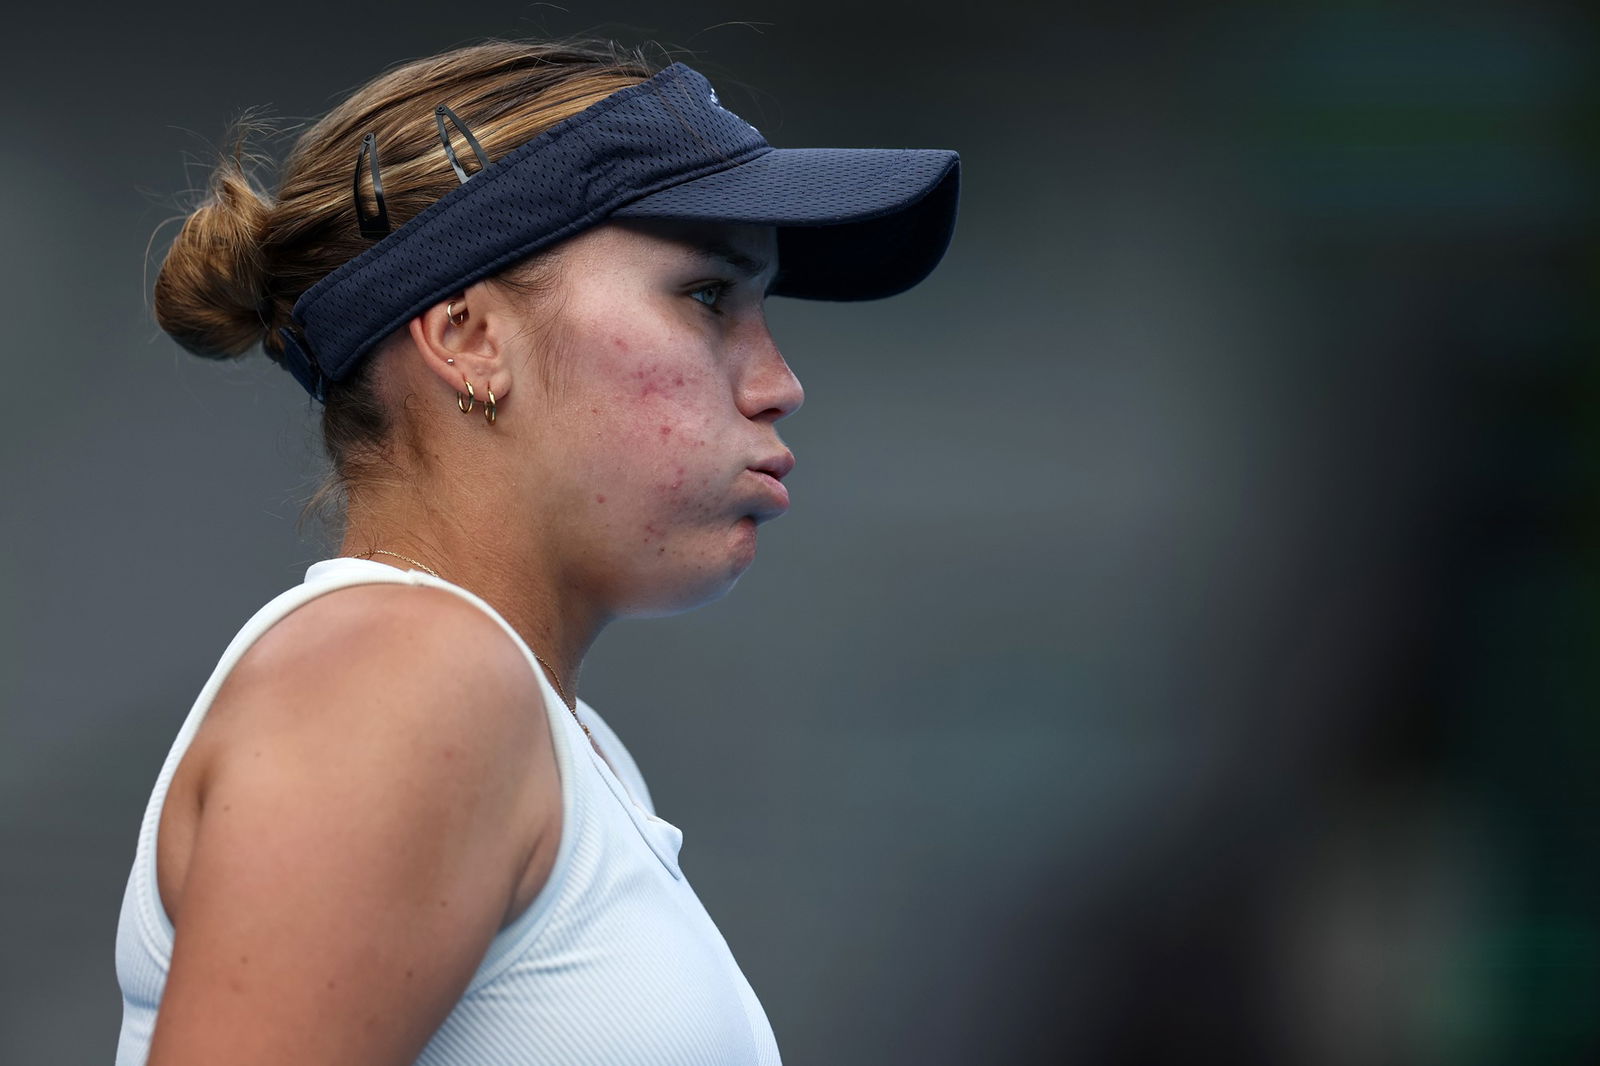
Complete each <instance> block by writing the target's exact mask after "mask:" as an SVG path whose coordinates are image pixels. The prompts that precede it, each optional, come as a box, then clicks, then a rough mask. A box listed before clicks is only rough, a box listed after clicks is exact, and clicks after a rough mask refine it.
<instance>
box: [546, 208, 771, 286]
mask: <svg viewBox="0 0 1600 1066" xmlns="http://www.w3.org/2000/svg"><path fill="white" fill-rule="evenodd" d="M570 243H571V244H572V245H574V246H575V247H574V250H579V249H578V247H577V246H584V247H583V249H582V250H583V251H587V252H590V253H591V254H597V255H603V256H607V257H613V256H623V257H626V258H627V259H629V260H632V261H656V262H661V261H668V260H683V259H685V258H688V259H702V260H707V261H716V262H720V263H721V264H723V265H725V266H731V267H733V268H734V269H735V270H737V271H739V272H740V273H744V274H749V275H757V274H765V275H769V276H770V275H771V274H772V273H773V272H775V271H776V270H777V267H778V231H777V229H776V227H773V226H754V225H748V224H744V223H735V222H699V221H675V220H667V219H625V220H623V219H619V220H614V221H610V222H606V223H603V224H601V225H599V226H596V227H595V228H594V229H592V230H590V231H589V232H587V233H585V234H582V235H580V236H579V237H576V238H574V239H573V240H572V241H571V242H570Z"/></svg>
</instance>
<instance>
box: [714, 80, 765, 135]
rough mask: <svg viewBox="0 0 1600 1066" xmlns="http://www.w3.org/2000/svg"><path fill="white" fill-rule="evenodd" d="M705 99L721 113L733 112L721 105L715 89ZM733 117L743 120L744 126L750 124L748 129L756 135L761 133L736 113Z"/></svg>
mask: <svg viewBox="0 0 1600 1066" xmlns="http://www.w3.org/2000/svg"><path fill="white" fill-rule="evenodd" d="M706 99H708V100H710V101H711V106H712V107H714V108H716V109H717V110H718V111H721V112H722V113H723V114H725V115H733V112H732V111H729V110H728V109H727V108H725V107H723V106H722V101H721V100H718V99H717V90H715V89H712V90H711V93H710V95H709V96H708V97H706ZM733 117H734V118H738V119H739V121H740V122H744V124H745V125H746V126H750V131H751V132H752V133H754V134H755V135H756V136H758V137H759V136H760V135H761V131H760V130H758V129H756V128H755V127H754V126H751V125H750V123H748V122H745V120H744V119H742V118H739V116H738V115H733Z"/></svg>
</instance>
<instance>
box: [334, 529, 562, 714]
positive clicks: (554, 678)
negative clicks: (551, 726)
mask: <svg viewBox="0 0 1600 1066" xmlns="http://www.w3.org/2000/svg"><path fill="white" fill-rule="evenodd" d="M374 555H392V556H394V557H395V558H396V559H404V560H405V561H406V562H408V563H410V564H411V565H412V566H420V567H421V568H422V569H424V570H426V571H427V572H428V573H430V574H432V575H433V576H434V577H438V578H439V580H440V581H443V580H444V578H442V577H439V573H438V571H436V570H434V569H433V567H431V566H428V565H427V564H426V563H419V562H417V561H416V560H415V559H413V558H411V557H410V556H409V555H401V554H400V553H399V552H392V551H385V550H384V549H382V548H373V549H372V550H371V551H365V552H362V553H361V554H360V555H357V556H356V558H357V559H368V558H371V557H372V556H374ZM528 650H529V651H533V649H532V648H529V649H528ZM533 657H534V658H535V659H538V660H539V665H540V666H542V667H544V668H545V669H546V670H548V671H549V672H550V680H551V682H552V683H553V684H554V685H555V687H556V695H558V696H560V697H561V702H562V704H564V705H565V706H566V708H567V710H569V711H571V712H572V720H573V721H574V722H577V723H578V724H579V725H580V726H583V731H584V733H585V734H586V735H587V736H588V737H589V739H590V740H591V741H592V740H593V739H594V734H593V733H590V732H589V727H588V726H586V725H583V719H582V718H579V717H578V703H577V701H576V700H569V699H568V698H567V691H566V689H564V688H562V687H561V675H559V674H557V673H556V668H555V667H553V666H551V665H550V664H549V663H547V662H545V661H544V657H543V656H542V655H540V654H539V653H538V652H536V651H534V652H533Z"/></svg>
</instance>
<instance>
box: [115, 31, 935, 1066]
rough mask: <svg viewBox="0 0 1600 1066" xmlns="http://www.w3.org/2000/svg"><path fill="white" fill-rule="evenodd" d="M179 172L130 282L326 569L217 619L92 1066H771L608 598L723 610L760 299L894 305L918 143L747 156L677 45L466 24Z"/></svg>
mask: <svg viewBox="0 0 1600 1066" xmlns="http://www.w3.org/2000/svg"><path fill="white" fill-rule="evenodd" d="M248 158H249V155H248V153H245V152H244V151H243V150H242V149H241V150H238V151H235V152H232V153H230V154H228V155H226V156H225V157H224V159H223V160H222V161H221V162H220V164H219V165H218V169H217V171H216V173H215V175H214V178H213V180H212V183H211V186H210V193H209V196H208V198H207V199H206V201H205V202H204V203H203V204H202V205H201V206H200V207H199V208H198V209H197V210H196V211H195V212H194V213H193V214H192V215H190V216H189V217H188V218H187V220H186V222H185V224H184V225H183V227H182V229H181V231H180V232H179V233H178V235H177V237H176V238H175V240H174V243H173V245H172V247H171V250H170V251H169V252H168V254H167V256H166V259H165V262H164V264H163V266H162V269H161V272H160V275H159V277H158V278H157V281H156V284H155V312H156V316H157V319H158V321H159V322H160V324H161V326H162V328H163V329H164V330H166V331H167V332H168V333H169V334H170V335H171V336H172V337H174V338H175V339H176V340H177V341H178V343H180V344H181V345H183V346H184V347H185V348H186V349H188V350H189V351H192V352H194V353H196V354H199V355H203V356H208V357H230V356H239V355H242V354H244V353H245V352H247V351H249V350H251V349H254V348H256V347H258V346H259V347H262V348H264V350H265V352H266V354H267V355H268V356H269V357H271V358H272V359H274V360H275V361H277V362H278V363H279V364H281V365H282V366H283V367H284V368H285V369H286V370H288V371H289V373H290V374H291V375H292V376H293V378H294V380H295V381H296V382H298V383H299V385H300V386H301V387H303V388H304V389H305V390H306V392H307V393H308V395H309V396H310V397H312V399H313V400H314V401H315V403H316V404H318V405H320V406H321V414H322V436H323V441H324V444H325V447H326V449H327V452H328V455H329V458H330V460H331V464H332V471H333V473H332V476H331V478H330V480H329V482H328V483H327V484H325V485H324V486H323V488H322V489H321V490H319V492H318V494H317V500H318V501H320V502H323V503H328V502H330V501H331V502H332V504H333V507H334V511H335V513H336V514H337V516H338V520H339V523H338V525H339V528H341V529H342V531H343V532H342V538H343V543H342V544H341V546H340V549H339V552H338V554H337V555H336V556H334V557H331V558H326V559H322V560H320V561H318V562H316V563H314V564H312V565H311V566H310V567H309V569H307V571H306V574H305V579H304V581H303V582H302V583H300V584H298V585H296V586H294V587H292V588H290V589H288V590H286V591H285V592H283V593H281V594H280V595H278V596H277V597H275V598H274V599H272V600H271V601H270V602H268V603H267V604H266V605H265V606H264V607H262V608H261V609H260V610H259V611H258V612H256V614H255V615H254V616H253V617H251V618H250V619H249V620H248V621H247V622H246V623H245V624H244V626H243V628H242V629H240V631H239V632H238V634H237V635H236V636H235V637H234V638H233V640H232V642H231V643H230V644H229V645H228V647H227V649H226V651H225V652H224V653H223V655H222V659H221V661H220V662H219V663H218V665H217V667H216V669H215V671H214V672H213V673H212V675H211V677H210V680H209V681H208V682H207V683H206V685H205V686H204V688H203V690H202V691H201V692H200V695H199V697H198V699H197V700H196V701H195V703H194V706H193V708H192V709H191V710H190V712H189V715H188V717H187V719H186V720H185V721H184V723H183V726H182V728H181V730H180V731H179V733H178V736H177V738H176V740H175V742H174V743H173V746H172V749H171V752H170V754H169V755H168V757H167V759H166V762H165V764H164V765H163V767H162V769H161V772H160V775H159V777H158V778H157V781H156V784H155V787H154V789H153V791H152V794H151V796H150V801H149V804H148V806H147V808H146V812H145V817H144V822H143V826H142V829H141V832H140V834H139V838H138V843H137V848H136V851H135V854H134V861H133V868H132V871H131V874H130V876H129V878H128V885H127V891H126V894H125V897H124V901H123V906H122V912H121V919H120V923H119V927H118V932H117V944H116V962H117V975H118V979H119V982H120V985H121V988H122V994H123V1001H124V1012H123V1022H122V1030H121V1037H120V1042H119V1045H118V1049H117V1062H118V1064H119V1066H136V1064H143V1063H147V1062H148V1063H150V1064H152V1066H201V1064H203V1066H217V1064H220V1063H227V1064H230V1066H254V1064H261V1066H266V1064H270V1066H284V1064H287V1063H292V1064H295V1066H317V1064H329V1066H332V1064H337V1066H368V1064H372V1066H376V1064H394V1066H399V1064H404V1063H413V1062H415V1063H425V1064H429V1066H491V1064H513V1063H516V1064H530V1066H531V1064H535V1063H537V1064H551V1066H646V1064H649V1066H717V1064H727V1066H733V1064H740V1066H749V1064H762V1066H777V1064H778V1062H779V1055H778V1048H777V1043H776V1041H775V1040H774V1037H773V1032H772V1029H771V1026H770V1025H769V1023H768V1020H767V1016H766V1014H765V1012H764V1010H763V1009H762V1006H761V1003H760V1001H759V1000H758V998H757V996H756V994H755V992H754V991H753V990H752V988H751V986H750V984H749V982H748V981H747V980H746V979H745V977H744V975H743V973H742V972H741V970H740V968H739V966H738V964H737V963H736V962H735V960H734V958H733V955H732V954H731V952H730V951H729V949H728V945H727V943H726V942H725V941H724V939H723V937H722V935H721V934H720V933H719V932H718V930H717V927H716V925H715V924H714V923H713V921H712V919H711V918H710V917H709V916H708V915H707V913H706V911H705V909H704V907H702V906H701V904H700V901H699V900H698V898H697V897H696V895H695V892H694V890H693V888H691V887H690V884H689V881H688V880H687V879H686V878H685V877H684V873H683V870H682V869H681V867H680V866H679V863H678V854H679V848H680V845H681V843H682V840H683V834H682V833H681V832H680V831H679V829H678V827H677V826H675V825H674V824H672V823H671V822H669V821H667V820H666V819H664V818H662V817H661V816H659V815H658V814H657V813H656V810H655V806H654V803H653V801H652V799H651V797H650V792H649V789H648V788H647V787H646V785H645V781H644V779H643V777H642V776H641V775H640V773H639V770H638V767H637V766H636V765H635V763H634V761H633V759H632V758H631V757H630V756H629V753H628V750H627V748H626V747H624V745H623V744H622V741H621V740H620V739H619V738H618V737H617V735H616V733H614V732H613V731H612V730H611V729H610V728H609V727H608V726H607V725H606V723H605V721H604V720H603V719H602V718H601V717H600V715H599V714H598V713H597V712H596V711H595V710H594V708H592V707H590V706H589V705H588V704H587V703H585V702H584V701H583V700H581V699H579V698H578V694H577V693H578V678H579V674H580V670H581V666H582V663H583V659H584V655H585V653H586V652H587V651H588V650H589V648H590V647H591V645H592V644H593V643H594V641H595V639H596V637H598V636H599V635H600V633H601V631H602V630H603V629H605V627H606V626H607V624H609V623H610V622H612V621H614V620H616V619H619V618H633V617H645V616H659V615H667V614H672V613H675V612H679V611H684V610H687V609H689V608H692V607H695V606H698V605H701V604H704V603H707V602H709V601H712V600H715V599H716V598H718V597H720V596H722V595H724V594H726V593H727V592H728V591H729V590H730V589H731V588H732V587H733V586H734V584H735V582H737V581H738V579H739V577H740V575H741V574H742V573H744V571H745V570H746V569H747V568H748V567H749V566H750V565H751V562H752V561H753V560H754V558H755V555H756V542H757V533H758V529H759V527H760V526H761V524H762V523H764V522H766V521H768V520H770V519H773V518H776V517H778V516H779V515H781V514H783V513H784V511H785V510H786V509H787V508H788V507H789V494H788V491H787V489H786V487H785V485H784V477H785V475H787V474H788V473H789V471H790V469H791V468H792V467H793V465H794V461H795V460H794V456H793V455H792V454H791V453H790V451H789V450H788V449H787V448H786V447H785V446H784V444H783V441H782V440H781V439H780V437H779V434H778V422H779V421H780V420H782V419H784V418H785V417H787V416H788V415H790V414H792V413H794V411H796V410H797V409H798V408H799V407H800V404H801V401H802V398H803V394H802V391H801V386H800V382H799V381H798V380H796V378H795V375H794V374H793V373H792V372H791V371H790V369H789V367H788V365H787V364H786V363H785V362H784V358H783V356H782V355H781V354H780V353H779V350H778V347H777V345H776V344H775V343H774V342H773V339H772V336H771V334H770V333H769V332H768V329H767V324H766V319H765V316H764V310H763V308H764V301H765V299H766V297H767V296H769V295H775V296H795V297H803V298H810V299H824V300H865V299H872V298H877V297H885V296H890V295H893V294H895V293H898V292H901V291H903V290H905V289H907V288H909V287H911V286H913V285H915V284H917V283H918V282H919V281H921V280H922V279H923V278H925V277H926V276H927V275H928V274H929V273H930V272H931V271H932V270H933V268H934V266H935V265H936V264H937V263H938V261H939V259H940V258H941V256H942V255H943V254H944V251H945V248H946V246H947V244H948V242H949V239H950V235H951V231H952V228H953V226H954V221H955V213H956V201H957V184H958V159H957V157H956V154H955V153H954V152H949V151H935V150H908V149H784V148H773V147H771V146H770V145H768V144H767V142H766V141H765V139H764V138H763V136H762V134H761V133H760V132H758V131H757V130H756V129H755V128H754V127H752V126H751V125H749V124H748V123H747V122H745V121H744V120H743V119H741V118H739V117H738V116H736V115H734V114H732V113H731V112H730V111H728V110H727V109H726V108H724V107H723V106H722V104H721V103H720V102H719V101H718V99H717V95H716V93H715V91H714V90H713V88H712V86H711V85H710V84H709V83H708V81H707V80H706V79H705V78H704V77H703V76H702V75H701V74H699V73H697V72H696V71H694V70H693V69H691V68H689V67H688V66H685V65H683V64H682V63H671V64H670V65H666V66H664V67H662V66H659V65H658V64H654V63H652V62H649V61H647V60H646V59H645V58H643V57H642V56H641V55H639V54H635V53H628V52H624V51H621V50H618V49H616V48H614V47H613V46H610V45H597V44H593V43H582V42H580V43H572V42H561V43H528V42H504V41H492V42H488V43H484V44H480V45H474V46H471V47H465V48H460V49H457V50H454V51H450V52H446V53H444V54H442V55H437V56H433V57H430V58H427V59H422V60H418V61H415V62H410V63H407V64H405V65H403V66H399V67H396V68H394V69H392V70H390V71H389V72H387V73H385V74H383V75H382V76H380V77H378V78H377V79H375V80H373V81H372V82H370V83H369V84H367V85H365V86H364V87H362V88H360V89H359V90H357V91H356V92H355V93H354V94H353V95H352V96H351V97H350V98H349V99H348V100H346V101H345V102H344V103H342V104H340V105H339V106H338V107H336V108H334V109H333V110H332V111H331V112H330V113H329V114H328V115H326V116H325V117H324V118H322V119H321V120H320V121H318V122H317V123H316V124H315V125H312V126H310V127H309V128H308V129H306V130H305V131H304V133H303V134H302V135H301V136H300V137H299V139H298V141H297V142H296V143H295V146H294V148H293V151H292V152H291V153H290V154H289V156H288V158H287V159H286V160H285V161H284V163H283V165H282V167H281V172H280V180H279V182H278V188H277V192H276V194H275V195H271V196H268V195H267V194H265V193H264V192H263V191H262V190H261V189H260V188H258V186H257V185H256V184H255V182H254V180H253V178H252V177H251V175H250V167H249V165H248V163H247V159H248Z"/></svg>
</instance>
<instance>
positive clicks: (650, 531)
mask: <svg viewBox="0 0 1600 1066" xmlns="http://www.w3.org/2000/svg"><path fill="white" fill-rule="evenodd" d="M660 535H661V530H659V529H657V528H656V527H655V526H653V525H650V524H649V523H645V527H644V542H645V543H646V544H649V543H650V538H651V537H652V536H660Z"/></svg>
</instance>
